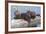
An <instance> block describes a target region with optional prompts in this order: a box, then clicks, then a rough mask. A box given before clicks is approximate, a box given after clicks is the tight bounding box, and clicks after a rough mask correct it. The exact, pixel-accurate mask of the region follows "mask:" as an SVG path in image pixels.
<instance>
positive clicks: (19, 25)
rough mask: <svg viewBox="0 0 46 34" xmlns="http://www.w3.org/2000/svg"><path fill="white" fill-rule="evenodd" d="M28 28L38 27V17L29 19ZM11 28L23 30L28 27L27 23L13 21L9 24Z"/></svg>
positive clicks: (17, 20)
mask: <svg viewBox="0 0 46 34" xmlns="http://www.w3.org/2000/svg"><path fill="white" fill-rule="evenodd" d="M29 25H30V27H32V26H37V27H40V17H38V16H36V18H35V19H31V23H30V24H29ZM11 27H12V28H25V27H28V22H27V21H25V20H23V19H13V20H12V23H11Z"/></svg>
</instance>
